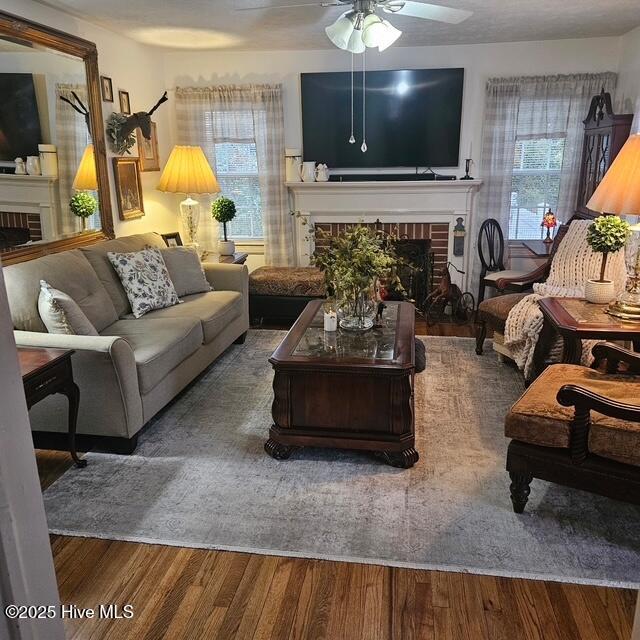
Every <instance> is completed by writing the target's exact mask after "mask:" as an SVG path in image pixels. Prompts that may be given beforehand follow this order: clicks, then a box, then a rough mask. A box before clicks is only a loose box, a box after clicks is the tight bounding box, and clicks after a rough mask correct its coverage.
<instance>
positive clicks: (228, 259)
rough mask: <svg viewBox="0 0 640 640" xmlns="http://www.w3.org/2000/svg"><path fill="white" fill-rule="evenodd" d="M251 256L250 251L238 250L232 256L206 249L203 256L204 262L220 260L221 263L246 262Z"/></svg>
mask: <svg viewBox="0 0 640 640" xmlns="http://www.w3.org/2000/svg"><path fill="white" fill-rule="evenodd" d="M248 257H249V254H248V253H244V252H242V251H236V252H235V253H234V254H233V255H232V256H223V255H220V254H219V253H213V252H211V251H206V252H205V253H204V255H203V256H202V262H220V263H221V264H244V263H245V262H246V261H247V258H248Z"/></svg>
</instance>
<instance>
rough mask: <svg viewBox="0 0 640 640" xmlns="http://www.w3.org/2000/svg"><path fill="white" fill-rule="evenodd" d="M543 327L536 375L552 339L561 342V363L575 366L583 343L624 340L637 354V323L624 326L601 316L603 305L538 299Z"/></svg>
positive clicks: (639, 347)
mask: <svg viewBox="0 0 640 640" xmlns="http://www.w3.org/2000/svg"><path fill="white" fill-rule="evenodd" d="M539 304H540V309H541V311H542V315H543V316H544V325H543V327H542V333H541V334H540V338H539V339H538V345H537V346H536V352H535V355H534V362H535V371H536V375H538V374H540V373H541V372H542V370H543V369H544V367H545V362H544V360H545V358H546V357H547V355H548V349H549V345H550V344H551V341H552V339H553V336H554V335H556V334H559V335H560V336H561V337H562V340H563V349H562V362H566V363H568V364H579V363H580V360H581V358H582V341H583V340H624V341H630V342H632V343H633V348H634V349H635V350H636V351H640V323H638V322H625V321H624V320H621V319H619V318H615V317H614V316H610V315H609V314H608V313H605V309H606V308H607V305H604V304H593V303H591V302H587V301H586V300H584V299H582V298H542V299H541V300H540V301H539Z"/></svg>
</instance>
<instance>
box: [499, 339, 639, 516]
mask: <svg viewBox="0 0 640 640" xmlns="http://www.w3.org/2000/svg"><path fill="white" fill-rule="evenodd" d="M593 355H594V357H595V362H594V364H593V366H592V368H588V367H582V366H579V365H569V364H554V365H551V366H550V367H548V368H547V369H545V371H544V372H543V373H542V374H541V375H540V376H539V377H538V378H537V379H536V380H535V381H534V382H533V383H532V384H531V386H530V387H529V388H528V389H527V391H526V392H525V393H524V394H523V395H522V396H521V398H520V399H519V400H518V401H517V402H516V403H515V404H514V405H513V407H512V408H511V410H510V411H509V414H508V415H507V418H506V421H505V435H506V436H507V437H508V438H511V443H510V444H509V449H508V452H507V471H508V472H509V475H510V478H511V486H510V491H511V501H512V503H513V510H514V511H515V512H516V513H522V512H523V510H524V508H525V505H526V504H527V500H528V498H529V493H530V484H531V482H532V480H533V478H538V479H540V480H546V481H548V482H555V483H557V484H561V485H564V486H567V487H572V488H575V489H583V490H585V491H590V492H591V493H597V494H599V495H603V496H608V497H610V498H615V499H617V500H623V501H625V502H631V503H634V504H640V354H638V353H634V352H632V351H628V350H627V349H623V348H622V347H619V346H617V345H614V344H610V343H600V344H598V345H596V346H595V347H594V349H593ZM621 363H623V364H624V365H625V368H624V371H621V368H620V364H621ZM601 368H603V369H604V372H603V371H602V370H601Z"/></svg>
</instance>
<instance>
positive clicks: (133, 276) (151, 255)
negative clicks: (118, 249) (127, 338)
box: [107, 248, 180, 318]
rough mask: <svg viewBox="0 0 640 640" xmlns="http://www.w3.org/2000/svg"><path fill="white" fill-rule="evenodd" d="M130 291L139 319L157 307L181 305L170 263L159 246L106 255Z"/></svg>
mask: <svg viewBox="0 0 640 640" xmlns="http://www.w3.org/2000/svg"><path fill="white" fill-rule="evenodd" d="M107 257H108V258H109V261H110V262H111V264H112V265H113V268H114V269H115V270H116V273H117V274H118V276H120V282H122V286H123V287H124V290H125V291H126V292H127V298H129V304H131V312H132V313H133V315H134V316H135V317H136V318H141V317H142V316H143V315H144V314H145V313H149V311H153V310H154V309H164V308H165V307H172V306H173V305H174V304H178V303H179V302H180V299H179V298H178V294H177V293H176V289H175V287H174V286H173V282H172V280H171V278H170V277H169V271H167V265H166V264H165V262H164V259H163V257H162V253H160V251H159V250H158V249H153V248H148V249H142V251H132V252H130V253H111V252H109V253H108V254H107Z"/></svg>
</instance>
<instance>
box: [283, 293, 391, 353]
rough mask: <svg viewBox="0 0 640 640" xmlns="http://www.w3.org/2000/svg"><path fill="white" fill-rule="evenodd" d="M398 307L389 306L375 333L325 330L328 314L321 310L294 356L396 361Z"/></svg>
mask: <svg viewBox="0 0 640 640" xmlns="http://www.w3.org/2000/svg"><path fill="white" fill-rule="evenodd" d="M399 311H400V307H399V305H398V304H394V303H387V308H386V309H385V310H384V313H383V316H382V321H381V322H379V323H376V325H375V326H374V327H373V329H369V330H368V331H363V332H361V333H356V332H354V331H345V330H344V329H341V328H340V327H338V330H337V331H325V330H324V310H323V308H322V306H320V307H319V309H318V312H317V313H316V315H315V317H314V318H313V320H312V321H311V323H310V324H309V326H308V327H307V328H306V330H305V332H304V333H303V334H302V337H301V339H300V342H298V344H297V346H296V348H295V350H294V352H293V354H292V355H294V356H307V357H317V358H322V359H323V360H326V359H330V360H332V359H335V360H340V359H341V358H359V359H360V358H361V359H365V360H382V361H387V362H389V361H392V360H394V359H395V343H396V327H397V324H398V314H399Z"/></svg>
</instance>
